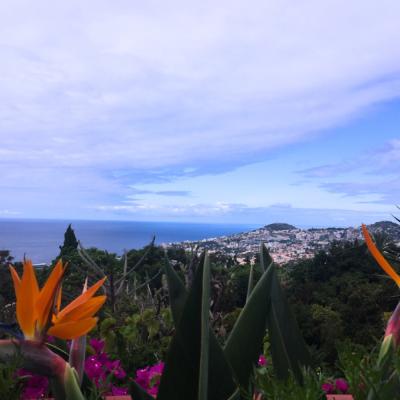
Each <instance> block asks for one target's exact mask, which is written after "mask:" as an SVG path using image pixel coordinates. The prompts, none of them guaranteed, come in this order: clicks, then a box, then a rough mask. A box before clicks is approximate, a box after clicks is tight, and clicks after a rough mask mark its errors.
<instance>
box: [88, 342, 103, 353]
mask: <svg viewBox="0 0 400 400" xmlns="http://www.w3.org/2000/svg"><path fill="white" fill-rule="evenodd" d="M89 344H90V347H91V348H92V349H93V350H94V352H95V353H96V354H99V353H102V352H103V350H104V345H105V342H104V340H99V339H90V341H89Z"/></svg>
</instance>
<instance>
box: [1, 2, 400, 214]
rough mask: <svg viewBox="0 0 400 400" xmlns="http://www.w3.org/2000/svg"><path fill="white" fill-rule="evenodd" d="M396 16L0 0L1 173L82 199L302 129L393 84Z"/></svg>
mask: <svg viewBox="0 0 400 400" xmlns="http://www.w3.org/2000/svg"><path fill="white" fill-rule="evenodd" d="M399 17H400V3H399V2H397V1H395V0H392V1H382V2H379V3H378V2H365V1H361V0H359V1H353V2H348V1H344V0H340V1H333V0H332V1H324V2H320V1H317V0H310V1H305V2H297V3H293V2H292V1H281V0H279V1H277V0H276V1H268V2H263V1H255V0H254V1H246V2H244V1H227V0H222V1H220V2H217V3H216V2H212V1H209V0H207V1H202V2H193V1H185V2H184V1H181V0H172V1H169V2H161V1H146V2H139V1H136V0H134V1H128V0H117V1H114V2H109V1H106V0H98V1H94V0H92V1H89V0H88V1H84V2H82V1H78V0H71V1H68V2H51V1H49V0H38V1H35V2H34V3H32V2H31V1H28V0H15V1H13V2H2V3H1V5H0V51H1V54H2V62H1V63H0V121H1V125H0V143H1V146H0V171H1V172H0V178H1V179H2V183H4V184H5V185H6V186H8V187H9V188H11V186H12V185H15V189H13V190H12V189H10V190H9V191H8V192H7V193H8V194H13V195H14V196H16V194H15V193H20V192H23V193H24V194H25V195H26V194H27V193H29V194H30V195H31V198H32V204H33V205H32V207H33V208H34V204H37V205H40V206H41V207H42V208H43V210H45V209H46V207H47V206H46V201H47V202H49V201H50V200H48V199H47V198H46V196H45V195H44V193H51V192H52V190H54V187H56V188H57V187H60V188H62V189H63V190H64V191H65V192H66V193H57V194H55V195H54V196H55V198H57V199H59V200H60V204H61V202H62V201H65V202H66V201H71V203H70V204H73V205H75V206H76V207H78V206H79V205H80V206H82V204H85V205H87V207H92V206H93V204H100V203H102V202H108V201H110V202H112V203H113V201H114V200H115V199H116V198H117V199H118V200H119V201H123V199H124V198H126V196H127V195H129V193H131V192H130V191H129V185H130V184H136V183H138V182H145V181H148V180H152V179H155V177H158V179H160V180H163V179H164V180H165V179H168V177H171V176H172V177H173V176H177V175H179V174H201V173H204V172H215V171H221V170H227V169H230V168H234V167H236V166H237V165H243V164H247V163H252V162H254V161H257V160H260V159H262V158H264V157H265V156H266V154H268V152H269V151H271V150H272V149H276V148H278V147H282V146H286V145H290V144H292V143H296V142H298V141H302V140H308V139H309V138H311V137H313V135H316V134H319V133H320V131H321V130H323V129H325V128H331V127H334V126H337V125H338V124H341V123H343V122H345V121H347V120H348V119H350V118H353V117H354V116H357V115H359V114H361V113H363V112H365V111H366V110H368V109H369V108H370V107H373V106H374V105H375V104H377V103H380V102H384V101H387V100H392V99H394V98H397V97H399V95H400V47H399V46H398V43H399V42H400V30H399V29H398V21H399ZM389 161H390V160H389ZM389 161H388V162H389ZM182 193H183V192H182ZM159 194H161V193H159ZM164 194H165V193H164ZM175 194H177V193H175ZM52 201H53V202H54V201H55V200H54V198H53V200H52ZM12 203H13V199H8V200H7V199H5V200H2V203H0V206H1V207H5V208H10V204H12ZM17 203H18V205H21V206H22V205H23V201H22V200H18V202H17ZM200 210H201V207H200ZM59 212H61V206H60V210H59Z"/></svg>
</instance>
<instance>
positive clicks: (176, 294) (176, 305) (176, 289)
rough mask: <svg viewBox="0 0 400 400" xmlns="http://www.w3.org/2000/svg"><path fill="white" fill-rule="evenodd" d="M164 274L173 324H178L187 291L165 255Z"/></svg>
mask: <svg viewBox="0 0 400 400" xmlns="http://www.w3.org/2000/svg"><path fill="white" fill-rule="evenodd" d="M165 275H166V277H167V283H168V294H169V302H170V306H171V312H172V317H173V319H174V323H175V326H178V324H179V320H180V319H181V315H182V312H183V309H184V307H185V302H186V299H187V292H186V287H185V285H184V283H183V282H182V280H181V278H179V276H178V274H177V273H176V271H175V270H174V269H173V268H172V267H171V264H170V263H169V260H168V257H167V256H165Z"/></svg>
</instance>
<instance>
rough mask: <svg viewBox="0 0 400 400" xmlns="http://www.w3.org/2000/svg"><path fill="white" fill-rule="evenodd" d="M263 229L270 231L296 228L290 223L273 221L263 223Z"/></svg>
mask: <svg viewBox="0 0 400 400" xmlns="http://www.w3.org/2000/svg"><path fill="white" fill-rule="evenodd" d="M264 229H268V230H270V231H291V230H293V229H297V228H296V227H295V226H293V225H290V224H285V223H281V222H274V223H273V224H269V225H265V226H264Z"/></svg>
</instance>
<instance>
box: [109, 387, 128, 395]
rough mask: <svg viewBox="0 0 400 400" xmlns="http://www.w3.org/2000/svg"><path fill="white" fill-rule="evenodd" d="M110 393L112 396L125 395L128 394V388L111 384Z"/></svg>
mask: <svg viewBox="0 0 400 400" xmlns="http://www.w3.org/2000/svg"><path fill="white" fill-rule="evenodd" d="M111 394H112V395H113V396H125V395H127V394H128V389H127V388H122V387H117V386H112V387H111Z"/></svg>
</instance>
